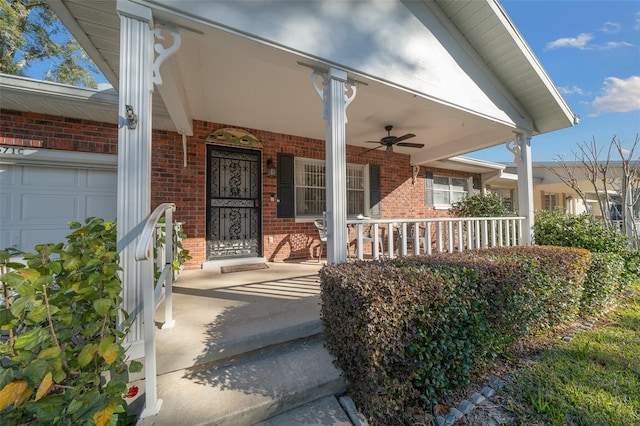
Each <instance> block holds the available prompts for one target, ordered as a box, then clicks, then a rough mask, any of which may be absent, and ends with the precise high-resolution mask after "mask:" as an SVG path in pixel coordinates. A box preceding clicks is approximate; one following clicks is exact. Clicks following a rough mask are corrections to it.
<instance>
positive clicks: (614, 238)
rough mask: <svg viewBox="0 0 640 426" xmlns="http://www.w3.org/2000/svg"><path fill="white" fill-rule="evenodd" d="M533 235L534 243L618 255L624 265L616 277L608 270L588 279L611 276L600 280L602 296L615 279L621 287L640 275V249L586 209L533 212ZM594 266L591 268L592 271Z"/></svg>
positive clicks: (619, 287)
mask: <svg viewBox="0 0 640 426" xmlns="http://www.w3.org/2000/svg"><path fill="white" fill-rule="evenodd" d="M534 235H535V242H536V244H540V245H555V246H563V247H578V248H583V249H587V250H589V251H591V252H594V253H614V254H617V255H619V256H621V257H622V259H623V263H624V268H623V270H622V271H621V273H620V274H619V275H618V276H617V277H616V276H615V275H612V274H611V273H610V272H612V271H609V272H608V273H605V274H604V275H601V276H600V277H599V278H593V279H591V280H590V282H591V283H593V284H594V285H595V284H597V282H598V281H597V280H598V279H600V278H604V277H606V278H607V279H609V280H611V281H610V282H607V283H603V289H602V292H603V294H602V296H603V297H605V298H606V293H607V292H608V288H609V287H610V286H612V285H614V283H615V284H616V285H617V288H618V289H623V288H626V287H628V286H629V285H630V284H631V283H632V282H633V281H635V280H637V279H639V278H640V251H638V250H636V249H633V248H631V247H630V245H629V240H628V238H627V237H626V236H624V235H622V234H620V233H619V232H617V231H616V230H615V229H612V228H609V227H606V226H605V225H604V224H602V223H601V222H598V221H594V220H592V219H591V217H590V216H589V214H588V213H583V214H581V215H577V216H576V215H565V214H563V212H562V210H560V209H558V210H555V211H553V212H536V216H535V224H534ZM596 268H597V267H596ZM596 270H597V269H594V270H593V271H594V273H595V272H596ZM596 290H597V287H592V288H591V291H592V292H593V291H596ZM594 295H595V294H594ZM596 298H597V297H596Z"/></svg>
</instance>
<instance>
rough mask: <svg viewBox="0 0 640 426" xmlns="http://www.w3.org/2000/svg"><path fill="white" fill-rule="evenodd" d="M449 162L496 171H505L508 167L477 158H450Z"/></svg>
mask: <svg viewBox="0 0 640 426" xmlns="http://www.w3.org/2000/svg"><path fill="white" fill-rule="evenodd" d="M449 160H450V161H455V162H457V163H461V164H468V165H471V166H477V167H485V168H487V169H494V170H504V169H505V168H506V167H507V166H505V165H504V164H500V163H494V162H492V161H485V160H477V159H475V158H470V157H462V156H456V157H451V158H449Z"/></svg>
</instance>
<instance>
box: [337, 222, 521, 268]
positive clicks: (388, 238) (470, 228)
mask: <svg viewBox="0 0 640 426" xmlns="http://www.w3.org/2000/svg"><path fill="white" fill-rule="evenodd" d="M524 219H525V218H524V217H519V216H518V217H514V216H506V217H454V218H417V219H415V218H414V219H364V220H360V219H358V220H348V221H347V224H348V225H349V226H351V227H355V230H356V242H357V243H356V244H357V248H356V250H357V257H358V259H363V258H364V240H365V238H364V230H365V227H367V228H369V229H370V230H371V235H369V236H368V237H369V238H368V240H369V241H371V239H373V250H372V255H373V258H374V259H379V258H380V257H381V256H383V255H384V253H380V250H379V249H378V244H379V243H380V242H382V243H383V244H384V243H386V245H387V250H386V255H387V256H388V257H389V258H394V257H395V256H396V255H398V256H401V257H402V256H406V255H407V254H408V253H409V244H411V245H412V250H411V254H413V255H419V254H431V253H432V252H433V251H434V248H435V251H436V252H438V253H442V252H445V251H446V252H448V253H453V252H454V251H459V252H461V251H463V250H471V249H477V248H485V247H496V246H500V247H501V246H515V245H520V244H522V226H523V221H524ZM416 230H417V231H416ZM383 239H384V240H385V241H383ZM396 244H397V245H398V247H397V248H396V247H395V245H396ZM421 247H422V249H421Z"/></svg>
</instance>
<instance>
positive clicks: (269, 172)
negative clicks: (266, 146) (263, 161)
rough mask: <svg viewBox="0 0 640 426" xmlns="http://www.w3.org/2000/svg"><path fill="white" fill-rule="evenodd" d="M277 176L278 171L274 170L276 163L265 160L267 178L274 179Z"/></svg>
mask: <svg viewBox="0 0 640 426" xmlns="http://www.w3.org/2000/svg"><path fill="white" fill-rule="evenodd" d="M277 175H278V170H277V169H276V163H274V162H273V160H272V159H271V158H269V159H268V160H267V177H271V178H274V177H276V176H277Z"/></svg>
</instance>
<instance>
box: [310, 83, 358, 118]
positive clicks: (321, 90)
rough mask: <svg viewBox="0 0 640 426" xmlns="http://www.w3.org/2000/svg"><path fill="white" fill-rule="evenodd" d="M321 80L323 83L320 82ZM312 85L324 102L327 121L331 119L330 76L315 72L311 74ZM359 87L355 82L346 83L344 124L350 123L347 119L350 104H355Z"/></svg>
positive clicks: (323, 115) (323, 116) (323, 113)
mask: <svg viewBox="0 0 640 426" xmlns="http://www.w3.org/2000/svg"><path fill="white" fill-rule="evenodd" d="M320 79H321V82H320V83H319V82H318V81H319V80H320ZM311 84H312V85H313V88H314V89H315V91H316V93H318V96H319V97H320V99H321V100H322V105H323V109H322V118H323V119H325V120H328V119H329V76H328V75H327V74H326V73H324V72H320V71H314V72H312V73H311ZM349 91H351V95H350V96H349V94H348V93H349ZM356 92H357V87H356V85H355V83H354V82H352V81H349V80H347V81H346V82H345V83H344V122H345V123H348V121H349V120H348V119H347V108H348V107H349V104H351V102H353V100H354V99H355V98H356Z"/></svg>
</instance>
